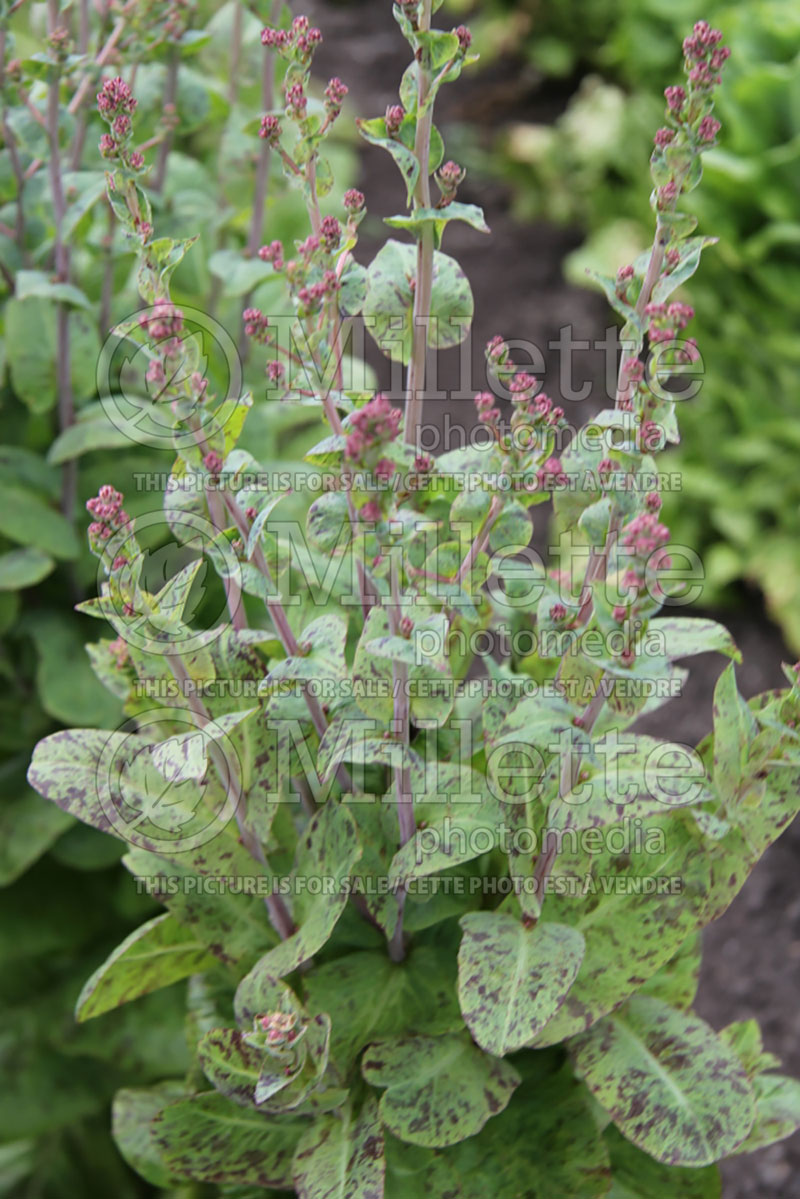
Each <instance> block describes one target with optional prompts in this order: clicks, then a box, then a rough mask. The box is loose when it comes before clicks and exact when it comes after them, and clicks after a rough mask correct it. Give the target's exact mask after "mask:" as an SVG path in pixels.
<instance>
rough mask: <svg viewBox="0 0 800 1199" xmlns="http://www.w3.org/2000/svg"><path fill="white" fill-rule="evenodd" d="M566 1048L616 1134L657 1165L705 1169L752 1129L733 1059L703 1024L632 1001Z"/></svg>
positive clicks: (643, 999) (749, 1095)
mask: <svg viewBox="0 0 800 1199" xmlns="http://www.w3.org/2000/svg"><path fill="white" fill-rule="evenodd" d="M569 1048H570V1053H571V1056H572V1059H573V1061H574V1063H575V1067H576V1070H577V1072H578V1074H579V1075H580V1076H581V1077H582V1078H583V1080H584V1081H585V1083H586V1085H587V1086H588V1087H589V1089H590V1090H591V1092H592V1094H593V1095H594V1096H595V1098H596V1099H597V1100H598V1102H599V1103H600V1104H601V1105H602V1106H603V1107H604V1108H605V1109H606V1111H607V1112H609V1114H610V1115H611V1117H612V1119H613V1120H614V1122H615V1124H616V1125H617V1127H618V1128H619V1129H620V1131H621V1132H622V1133H623V1134H624V1136H625V1137H626V1138H627V1139H628V1140H629V1141H632V1142H633V1143H634V1144H635V1145H637V1146H638V1147H639V1148H640V1149H642V1150H643V1151H644V1152H645V1153H648V1154H650V1156H651V1157H653V1158H655V1160H656V1161H658V1162H663V1163H664V1164H665V1165H674V1166H706V1165H710V1164H711V1163H713V1162H716V1161H719V1160H720V1159H721V1158H723V1157H725V1156H726V1155H727V1154H729V1153H731V1152H732V1151H733V1150H734V1149H736V1147H737V1146H738V1145H741V1143H742V1142H743V1141H744V1140H745V1138H746V1137H747V1136H748V1135H749V1133H750V1130H751V1129H752V1127H753V1122H754V1119H755V1099H754V1095H753V1090H752V1087H751V1086H750V1081H749V1079H748V1077H747V1074H746V1072H745V1070H744V1067H743V1066H742V1064H741V1062H740V1061H739V1058H738V1057H737V1056H736V1054H735V1053H734V1052H733V1050H732V1049H730V1048H729V1047H728V1046H727V1045H726V1044H725V1043H724V1041H722V1040H721V1038H719V1037H718V1036H717V1035H716V1033H715V1032H714V1030H713V1029H712V1028H710V1027H709V1025H708V1024H706V1023H705V1021H704V1020H700V1019H699V1018H698V1017H697V1016H693V1015H689V1014H688V1013H686V1012H678V1011H675V1009H674V1008H671V1007H668V1006H667V1004H665V1003H662V1002H661V1001H660V1000H658V999H653V998H651V997H649V996H635V997H634V998H633V999H631V1000H630V1002H629V1003H627V1004H626V1005H625V1006H624V1007H622V1008H620V1009H619V1011H617V1012H615V1013H614V1014H613V1015H611V1016H607V1017H606V1018H605V1019H604V1020H601V1021H600V1022H599V1023H597V1024H595V1025H594V1027H593V1028H591V1029H590V1030H589V1032H587V1033H584V1034H582V1035H581V1036H578V1037H575V1038H573V1040H572V1041H571V1042H570V1046H569Z"/></svg>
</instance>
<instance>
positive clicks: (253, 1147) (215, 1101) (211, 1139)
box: [153, 1092, 308, 1190]
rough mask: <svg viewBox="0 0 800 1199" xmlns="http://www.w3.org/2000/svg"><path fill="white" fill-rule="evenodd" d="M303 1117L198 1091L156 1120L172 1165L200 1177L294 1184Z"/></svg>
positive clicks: (183, 1174) (177, 1171)
mask: <svg viewBox="0 0 800 1199" xmlns="http://www.w3.org/2000/svg"><path fill="white" fill-rule="evenodd" d="M307 1127H308V1125H307V1123H306V1122H305V1121H304V1120H299V1119H296V1118H291V1117H287V1116H268V1115H265V1114H263V1113H261V1112H257V1111H251V1110H250V1109H248V1108H244V1107H237V1106H236V1104H235V1103H231V1102H230V1101H229V1100H228V1099H225V1098H224V1096H222V1095H217V1094H216V1093H214V1092H210V1093H207V1094H202V1095H195V1096H193V1097H192V1098H191V1099H184V1100H181V1102H180V1103H176V1104H173V1105H172V1106H171V1107H168V1108H165V1109H164V1111H163V1112H161V1114H160V1115H159V1116H157V1117H156V1118H155V1120H154V1122H153V1130H154V1136H155V1140H156V1143H157V1145H158V1148H159V1151H160V1152H161V1154H162V1156H163V1158H164V1161H165V1162H166V1164H167V1167H168V1168H169V1170H170V1171H171V1172H173V1173H174V1174H177V1175H178V1176H179V1177H181V1178H187V1179H192V1180H194V1181H196V1182H218V1183H228V1184H238V1185H242V1184H247V1183H254V1184H256V1185H257V1186H261V1187H268V1188H269V1187H272V1188H274V1189H276V1190H281V1189H283V1188H286V1189H289V1188H291V1185H292V1158H293V1157H294V1151H295V1147H296V1145H297V1141H298V1140H299V1138H300V1136H301V1135H302V1133H303V1132H305V1130H306V1128H307Z"/></svg>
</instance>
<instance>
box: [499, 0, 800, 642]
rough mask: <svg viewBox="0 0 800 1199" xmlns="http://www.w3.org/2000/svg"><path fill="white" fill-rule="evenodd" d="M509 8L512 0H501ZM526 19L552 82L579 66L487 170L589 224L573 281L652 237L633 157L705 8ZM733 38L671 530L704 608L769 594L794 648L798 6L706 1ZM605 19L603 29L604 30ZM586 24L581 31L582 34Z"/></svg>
mask: <svg viewBox="0 0 800 1199" xmlns="http://www.w3.org/2000/svg"><path fill="white" fill-rule="evenodd" d="M497 7H500V8H503V10H505V9H506V8H507V7H508V6H506V5H498V6H497ZM512 7H513V9H514V12H515V13H516V14H517V15H518V14H519V11H520V10H522V11H523V12H525V13H528V14H529V17H530V20H529V25H528V34H527V38H528V41H527V47H528V50H527V52H528V53H529V54H530V56H531V57H532V59H533V61H534V63H535V65H536V66H537V67H539V68H540V69H542V70H543V71H545V72H546V73H548V74H550V75H558V74H563V73H566V72H568V71H575V70H576V69H583V70H585V71H589V72H590V73H588V74H585V75H584V77H583V79H582V80H581V82H580V85H579V86H578V87H577V90H576V92H575V94H574V96H573V98H572V100H571V101H570V103H569V106H568V107H567V110H566V111H565V112H564V114H563V115H562V116H561V117H560V118H559V119H558V120H557V121H556V122H555V124H554V125H552V126H546V125H536V124H522V123H520V124H516V125H514V126H512V127H511V128H510V129H509V131H508V134H507V137H506V139H505V141H504V143H503V145H502V148H501V151H500V153H499V154H498V155H497V156H496V160H495V161H494V162H493V169H495V170H496V169H497V167H498V165H499V162H498V161H497V160H499V161H500V162H502V164H503V165H504V168H505V171H506V173H507V176H508V177H510V178H511V179H512V180H513V182H514V183H515V185H516V191H515V205H516V211H517V213H518V214H519V215H520V216H521V217H523V218H526V219H530V218H533V217H541V216H544V217H546V218H548V219H550V220H556V221H561V222H568V223H575V224H578V225H580V226H582V227H583V228H584V229H585V230H586V232H587V234H588V238H587V241H586V242H585V244H584V245H583V246H582V247H581V248H580V249H579V250H577V251H576V252H575V253H574V254H573V255H572V256H571V257H570V259H568V261H567V267H566V271H567V275H568V277H569V279H570V280H571V281H572V282H574V283H578V284H584V285H589V284H588V279H587V276H586V273H585V271H586V268H587V267H590V268H592V269H595V270H600V271H608V270H609V269H610V268H611V267H613V265H614V264H615V263H617V262H619V261H621V260H632V259H633V257H635V255H636V254H637V253H638V252H640V251H641V250H642V248H643V247H644V245H645V244H646V237H647V221H648V216H649V212H648V208H647V204H646V202H645V199H644V198H643V196H642V194H641V190H640V189H639V188H637V186H636V173H637V164H638V163H639V162H640V161H641V157H642V154H643V153H645V152H646V147H647V143H648V141H649V138H650V131H651V130H652V128H653V125H654V122H655V121H656V120H657V119H658V110H659V100H658V92H657V87H658V85H659V84H660V85H661V86H664V85H665V84H666V83H668V82H669V56H670V52H671V46H672V45H673V44H674V39H675V37H676V36H678V35H679V33H680V31H681V30H682V29H683V28H684V27H685V25H686V23H687V21H688V22H690V23H691V21H692V20H694V19H696V17H697V15H698V8H697V5H696V3H695V2H694V0H691V2H687V0H675V2H674V3H673V2H670V3H665V2H664V0H644V2H639V0H636V2H634V0H614V2H613V3H610V2H609V0H597V2H595V3H567V4H564V5H561V4H559V5H540V4H538V3H533V2H531V0H522V3H520V4H516V5H514V6H512ZM701 15H704V16H707V17H708V18H709V19H713V21H714V23H715V24H716V25H719V26H720V28H721V29H722V30H723V32H724V34H725V38H726V41H727V42H728V44H729V45H730V46H731V50H732V57H731V61H730V64H729V68H730V69H729V73H728V74H727V76H726V79H725V86H724V87H723V88H722V89H721V91H720V94H719V97H718V99H717V101H716V109H715V111H716V115H718V116H719V118H720V119H721V120H722V122H723V126H724V129H725V133H724V136H723V138H722V142H721V145H720V146H719V147H715V148H714V149H713V150H711V151H710V153H709V154H708V155H707V157H706V159H705V163H704V179H703V187H702V188H701V189H699V190H698V191H697V192H695V193H693V195H692V198H691V201H690V208H691V211H692V212H694V213H695V214H696V215H697V216H698V218H699V220H700V222H701V223H702V224H703V225H704V226H705V227H708V228H714V229H715V230H716V231H718V232H719V234H720V242H719V245H718V246H717V247H715V249H714V250H713V251H712V252H711V253H709V254H708V255H707V258H706V263H705V268H706V269H705V270H704V272H703V274H702V278H698V279H693V280H692V282H691V285H690V286H688V287H687V288H686V292H687V297H688V298H689V299H690V300H691V302H692V303H693V304H694V306H695V308H696V310H697V312H698V318H697V324H696V326H695V327H696V331H697V337H698V341H699V343H700V345H701V346H702V350H703V354H704V358H705V362H706V365H707V374H706V377H705V379H704V383H703V387H702V389H701V392H700V397H701V399H698V401H697V402H696V403H686V404H685V405H683V408H684V411H683V413H682V424H681V433H682V443H681V446H680V448H679V449H677V450H675V451H674V452H673V454H672V459H671V463H670V469H673V470H676V471H680V472H681V473H682V488H681V490H680V491H678V492H676V493H672V494H671V495H665V497H664V499H665V506H664V517H665V519H666V520H668V522H669V524H670V525H671V527H672V529H673V532H674V536H675V538H676V540H678V541H681V542H683V543H684V544H687V545H690V546H693V547H694V548H696V549H697V550H698V552H700V553H701V556H702V558H703V562H704V566H705V570H706V587H705V591H704V603H707V604H720V603H722V602H723V591H724V589H728V590H727V596H728V597H730V596H731V595H732V594H735V592H732V591H731V590H730V589H729V584H730V583H732V582H733V581H734V580H744V581H746V582H747V583H748V584H751V585H753V586H757V587H761V588H762V589H763V592H764V596H765V599H766V603H767V607H768V610H769V611H770V613H771V615H772V616H773V617H774V619H775V620H776V621H777V622H778V623H779V624H780V625H781V627H782V629H783V632H784V635H785V637H786V639H787V641H788V642H789V643H790V644H791V645H792V647H793V648H794V649H795V650H797V649H800V471H798V469H797V460H798V451H800V404H798V386H797V379H798V374H797V372H798V365H799V364H800V342H798V338H797V327H798V320H799V319H800V200H799V197H800V70H798V65H800V10H798V8H797V5H796V4H794V3H793V2H792V0H764V2H758V0H747V2H745V3H739V4H721V3H719V2H718V0H717V2H715V0H712V2H710V3H707V4H706V5H705V6H704V12H703V13H702V14H701ZM601 23H602V25H603V28H604V33H603V35H602V36H599V37H595V31H596V30H597V28H598V27H599V25H600V24H601ZM579 31H582V32H579Z"/></svg>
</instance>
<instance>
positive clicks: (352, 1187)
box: [294, 1096, 386, 1199]
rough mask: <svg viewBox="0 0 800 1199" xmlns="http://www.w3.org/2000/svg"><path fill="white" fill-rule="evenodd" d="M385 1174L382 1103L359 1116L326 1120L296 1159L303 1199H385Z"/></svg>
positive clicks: (370, 1100) (296, 1181)
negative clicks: (380, 1114) (379, 1108)
mask: <svg viewBox="0 0 800 1199" xmlns="http://www.w3.org/2000/svg"><path fill="white" fill-rule="evenodd" d="M385 1174H386V1160H385V1158H384V1152H383V1131H382V1129H381V1122H380V1118H379V1116H378V1104H377V1103H376V1101H375V1099H374V1098H373V1097H371V1096H370V1097H369V1098H368V1099H367V1100H366V1102H365V1103H364V1106H363V1107H362V1109H361V1111H360V1112H359V1113H358V1115H357V1116H355V1115H353V1114H352V1113H351V1112H350V1111H349V1110H346V1111H344V1112H342V1114H341V1116H324V1117H323V1118H322V1119H320V1120H317V1121H316V1123H315V1124H314V1125H313V1126H312V1128H310V1129H309V1131H308V1132H307V1133H305V1135H304V1136H303V1137H302V1138H301V1139H300V1142H299V1144H298V1146H297V1151H296V1153H295V1156H294V1185H295V1189H296V1191H297V1195H298V1199H382V1197H383V1184H384V1177H385Z"/></svg>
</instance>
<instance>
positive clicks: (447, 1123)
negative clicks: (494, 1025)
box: [361, 1035, 520, 1148]
mask: <svg viewBox="0 0 800 1199" xmlns="http://www.w3.org/2000/svg"><path fill="white" fill-rule="evenodd" d="M361 1072H362V1074H363V1075H364V1078H365V1079H366V1080H367V1082H368V1083H371V1084H372V1086H376V1087H386V1092H385V1094H384V1095H383V1097H382V1098H381V1102H380V1114H381V1119H382V1120H383V1123H384V1124H385V1125H386V1127H387V1128H388V1129H389V1130H390V1131H391V1132H393V1133H394V1134H395V1136H397V1137H399V1138H400V1140H401V1141H408V1142H409V1143H410V1144H412V1145H423V1146H428V1147H429V1148H433V1147H437V1146H438V1147H441V1146H446V1145H456V1144H458V1142H459V1141H463V1140H464V1139H465V1138H466V1137H471V1136H474V1135H475V1133H476V1132H480V1130H481V1129H482V1128H483V1126H484V1124H485V1123H486V1121H487V1120H489V1119H490V1118H491V1117H492V1116H496V1115H497V1113H498V1112H501V1111H502V1110H503V1108H505V1107H506V1105H507V1104H508V1101H509V1099H510V1098H511V1096H512V1094H513V1093H514V1090H515V1088H516V1087H517V1086H519V1081H520V1078H519V1075H518V1074H517V1072H516V1070H515V1069H514V1068H513V1066H510V1065H509V1064H508V1062H504V1061H501V1060H500V1059H499V1058H496V1057H490V1055H489V1054H487V1053H483V1052H482V1051H481V1050H480V1049H478V1048H477V1047H476V1046H475V1045H473V1043H472V1041H470V1040H469V1038H468V1037H466V1036H459V1035H447V1036H443V1037H396V1038H393V1039H391V1040H387V1041H377V1042H375V1043H374V1044H373V1045H371V1046H370V1047H369V1049H368V1050H367V1052H366V1053H365V1054H364V1058H363V1060H362V1063H361Z"/></svg>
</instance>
